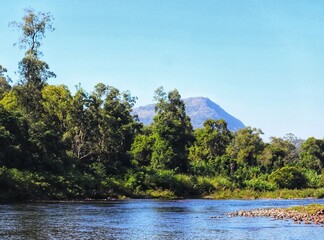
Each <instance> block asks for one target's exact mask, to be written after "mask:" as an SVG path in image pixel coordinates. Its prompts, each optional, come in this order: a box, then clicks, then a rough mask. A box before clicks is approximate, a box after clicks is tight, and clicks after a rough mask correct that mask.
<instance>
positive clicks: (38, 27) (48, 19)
mask: <svg viewBox="0 0 324 240" xmlns="http://www.w3.org/2000/svg"><path fill="white" fill-rule="evenodd" d="M52 21H53V17H52V15H51V14H50V13H42V12H38V13H35V11H34V10H33V9H31V8H27V9H25V15H24V16H23V18H22V22H11V23H10V25H11V26H14V27H16V28H18V30H19V31H22V36H21V38H20V39H19V42H18V44H19V46H20V48H24V49H27V51H26V52H25V57H24V58H23V59H22V60H21V61H20V62H19V74H20V76H21V85H22V87H19V88H17V91H18V93H19V96H20V101H21V103H22V105H23V106H24V107H25V112H26V113H29V114H30V115H31V116H33V115H36V116H37V117H39V116H38V114H39V113H40V112H41V110H42V109H41V105H40V100H41V90H42V88H43V87H44V86H45V84H46V81H47V79H48V78H51V77H55V74H54V73H53V72H51V71H50V70H49V66H48V64H47V63H46V62H44V61H42V60H40V56H42V52H41V51H40V50H39V48H40V46H41V45H42V40H43V38H44V37H45V31H46V30H49V31H53V30H54V28H53V25H52Z"/></svg>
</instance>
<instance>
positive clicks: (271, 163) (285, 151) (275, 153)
mask: <svg viewBox="0 0 324 240" xmlns="http://www.w3.org/2000/svg"><path fill="white" fill-rule="evenodd" d="M295 152H296V147H295V146H294V145H293V144H292V143H291V142H290V141H288V140H285V139H282V138H276V137H272V138H271V142H270V144H267V145H266V147H265V149H264V151H263V153H262V155H261V157H260V162H261V164H262V166H263V167H264V168H265V169H266V171H267V172H268V173H270V172H272V171H274V170H277V169H278V168H281V167H283V166H285V165H287V164H292V163H293V162H297V160H298V159H297V158H296V156H294V155H295Z"/></svg>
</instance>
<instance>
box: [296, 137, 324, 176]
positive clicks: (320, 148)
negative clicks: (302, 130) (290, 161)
mask: <svg viewBox="0 0 324 240" xmlns="http://www.w3.org/2000/svg"><path fill="white" fill-rule="evenodd" d="M300 157H301V165H302V166H303V167H305V168H308V169H313V170H315V171H317V172H318V173H320V172H321V170H322V169H323V166H324V140H319V139H315V138H314V137H311V138H308V139H307V140H306V141H305V142H304V143H303V144H302V150H301V152H300Z"/></svg>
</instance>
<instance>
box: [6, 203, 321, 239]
mask: <svg viewBox="0 0 324 240" xmlns="http://www.w3.org/2000/svg"><path fill="white" fill-rule="evenodd" d="M312 202H320V203H324V200H254V201H242V200H224V201H216V200H215V201H214V200H181V201H157V200H128V201H116V202H102V203H85V204H82V203H38V204H32V203H25V204H3V205H0V239H231V240H234V239H321V238H322V237H323V236H324V228H323V227H320V226H314V225H305V224H300V225H296V224H294V223H293V222H292V221H274V220H272V219H269V218H239V217H237V218H228V217H227V216H226V213H228V212H231V211H235V210H240V209H251V208H263V207H265V208H266V207H282V206H292V205H301V204H309V203H312Z"/></svg>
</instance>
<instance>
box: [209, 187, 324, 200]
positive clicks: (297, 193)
mask: <svg viewBox="0 0 324 240" xmlns="http://www.w3.org/2000/svg"><path fill="white" fill-rule="evenodd" d="M205 198H211V199H262V198H269V199H276V198H279V199H294V198H324V188H317V189H312V188H307V189H278V190H274V191H262V192H261V191H256V190H251V189H243V190H240V189H235V190H229V189H227V190H223V191H217V192H215V193H213V194H210V195H208V196H205Z"/></svg>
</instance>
